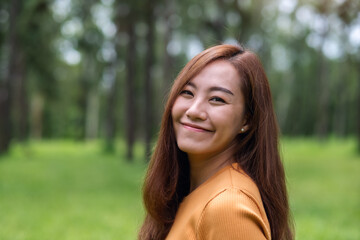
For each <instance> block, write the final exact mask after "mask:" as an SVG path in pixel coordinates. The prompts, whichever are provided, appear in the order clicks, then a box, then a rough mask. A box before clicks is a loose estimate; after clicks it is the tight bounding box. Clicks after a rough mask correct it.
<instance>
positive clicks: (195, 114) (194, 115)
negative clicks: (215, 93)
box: [185, 100, 207, 121]
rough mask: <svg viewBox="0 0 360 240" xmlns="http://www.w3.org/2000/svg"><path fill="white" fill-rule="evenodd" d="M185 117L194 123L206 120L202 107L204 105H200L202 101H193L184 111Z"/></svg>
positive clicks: (203, 107) (204, 110)
mask: <svg viewBox="0 0 360 240" xmlns="http://www.w3.org/2000/svg"><path fill="white" fill-rule="evenodd" d="M185 114H186V116H187V117H188V118H189V119H191V120H193V121H195V120H202V121H204V120H206V118H207V113H206V109H205V106H204V103H202V101H200V100H198V101H194V102H193V103H192V104H191V105H190V107H189V108H188V109H187V111H186V113H185Z"/></svg>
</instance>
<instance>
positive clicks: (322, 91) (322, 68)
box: [315, 33, 330, 139]
mask: <svg viewBox="0 0 360 240" xmlns="http://www.w3.org/2000/svg"><path fill="white" fill-rule="evenodd" d="M326 35H327V34H326V33H325V34H324V35H323V38H322V39H323V42H324V40H325V39H326ZM318 66H319V68H318V77H317V81H318V88H317V89H318V96H319V98H318V109H317V117H316V120H317V122H316V128H315V132H316V135H317V136H318V137H319V138H320V139H324V138H325V137H327V136H328V134H329V119H330V116H329V91H330V89H329V88H330V83H329V81H328V80H329V78H328V71H329V69H328V64H327V62H326V59H325V57H324V55H323V53H322V51H321V49H319V59H318Z"/></svg>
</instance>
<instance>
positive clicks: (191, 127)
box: [181, 123, 212, 132]
mask: <svg viewBox="0 0 360 240" xmlns="http://www.w3.org/2000/svg"><path fill="white" fill-rule="evenodd" d="M181 124H182V125H183V126H184V128H186V129H189V130H192V131H195V132H212V131H210V130H208V129H206V128H203V127H201V126H198V125H195V124H189V123H181Z"/></svg>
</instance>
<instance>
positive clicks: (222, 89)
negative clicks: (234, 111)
mask: <svg viewBox="0 0 360 240" xmlns="http://www.w3.org/2000/svg"><path fill="white" fill-rule="evenodd" d="M186 85H188V86H191V87H193V88H195V89H196V85H195V84H194V83H192V82H188V83H187V84H186ZM214 91H221V92H224V93H227V94H230V95H234V94H233V93H232V92H231V91H230V90H229V89H226V88H223V87H218V86H214V87H211V88H210V89H209V92H214Z"/></svg>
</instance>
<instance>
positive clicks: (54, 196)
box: [0, 139, 360, 240]
mask: <svg viewBox="0 0 360 240" xmlns="http://www.w3.org/2000/svg"><path fill="white" fill-rule="evenodd" d="M117 149H118V152H117V153H116V154H114V155H107V154H104V153H103V152H102V150H101V145H100V144H99V143H98V142H88V143H85V144H84V143H78V142H71V141H43V142H35V141H33V142H30V143H28V144H26V145H24V146H21V145H16V146H15V147H14V148H13V149H12V151H11V153H10V154H9V155H8V156H4V157H1V158H0V239H1V240H17V239H18V240H25V239H26V240H60V239H61V240H82V239H83V240H92V239H94V240H95V239H96V240H106V239H120V240H127V239H129V240H133V239H136V232H137V229H138V228H139V226H140V224H141V221H142V218H143V208H142V203H141V184H142V180H143V176H144V173H145V169H146V165H145V164H144V163H143V159H142V156H143V150H142V148H141V146H136V155H135V161H134V163H128V162H127V161H126V160H125V159H124V157H123V156H124V146H123V144H122V143H121V142H120V143H119V144H118V147H117ZM281 149H282V154H283V157H284V160H285V166H286V171H287V178H288V187H289V194H290V200H291V208H292V213H293V216H294V222H295V226H296V236H297V239H300V240H302V239H304V240H311V239H316V240H319V239H327V240H331V239H334V240H335V239H349V240H351V239H354V240H355V239H357V240H358V239H360V230H359V225H360V156H359V155H356V151H355V142H354V141H352V140H328V141H326V142H323V143H319V142H316V141H315V140H311V139H284V140H283V144H282V148H281Z"/></svg>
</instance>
